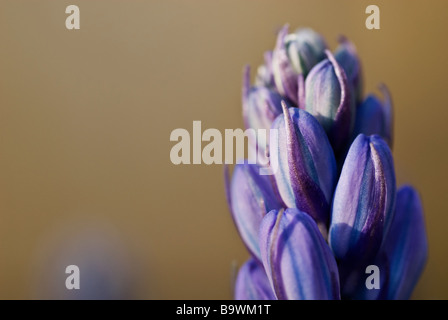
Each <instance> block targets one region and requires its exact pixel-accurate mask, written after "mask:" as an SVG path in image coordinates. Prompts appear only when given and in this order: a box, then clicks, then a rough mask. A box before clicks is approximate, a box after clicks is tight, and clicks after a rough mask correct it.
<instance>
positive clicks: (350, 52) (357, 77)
mask: <svg viewBox="0 0 448 320" xmlns="http://www.w3.org/2000/svg"><path fill="white" fill-rule="evenodd" d="M339 42H340V44H339V46H338V48H337V49H336V51H335V53H334V58H335V59H336V61H337V62H338V63H339V65H340V66H341V67H342V68H343V69H344V71H345V74H346V76H347V81H348V83H349V85H350V86H351V89H350V92H352V93H353V98H354V99H355V101H356V103H358V102H360V101H361V99H362V72H361V61H360V59H359V56H358V53H357V52H356V48H355V46H354V44H353V43H352V42H350V41H349V40H348V39H346V38H345V37H341V38H340V40H339Z"/></svg>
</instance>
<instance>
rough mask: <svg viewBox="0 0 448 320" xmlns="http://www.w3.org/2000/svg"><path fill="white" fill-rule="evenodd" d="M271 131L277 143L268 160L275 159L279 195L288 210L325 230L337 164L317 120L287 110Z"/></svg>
mask: <svg viewBox="0 0 448 320" xmlns="http://www.w3.org/2000/svg"><path fill="white" fill-rule="evenodd" d="M283 108H284V110H283V116H279V117H277V119H276V120H275V121H274V123H273V125H272V129H278V143H277V144H271V147H270V154H271V158H272V157H273V156H274V157H275V158H277V159H278V170H276V171H275V172H274V176H275V180H276V182H277V186H278V190H279V193H280V195H281V197H282V199H283V201H284V202H285V204H286V205H287V206H288V207H290V208H298V209H300V210H302V211H304V212H307V213H308V214H310V215H311V216H312V217H313V218H314V219H315V220H316V223H318V224H319V227H320V228H321V230H324V229H326V225H327V223H328V220H329V206H330V202H331V199H332V196H333V190H334V186H335V183H336V160H335V158H334V154H333V150H332V149H331V146H330V143H329V142H328V139H327V136H326V134H325V132H324V131H323V129H322V127H321V126H320V125H319V123H318V122H317V121H316V119H315V118H314V117H313V116H311V115H310V114H309V113H307V112H306V111H304V110H300V109H298V108H289V110H288V109H287V108H286V104H283Z"/></svg>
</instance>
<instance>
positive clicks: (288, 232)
mask: <svg viewBox="0 0 448 320" xmlns="http://www.w3.org/2000/svg"><path fill="white" fill-rule="evenodd" d="M260 250H261V256H262V260H263V265H264V267H265V270H266V271H267V274H268V278H269V281H270V283H271V287H272V288H273V290H274V292H275V295H276V297H277V299H282V300H284V299H294V300H297V299H298V300H322V299H325V300H326V299H331V300H334V299H339V298H340V293H339V292H340V290H339V276H338V268H337V265H336V260H335V259H334V256H333V254H332V252H331V250H330V248H329V247H328V245H327V243H326V242H325V239H324V238H323V237H322V235H321V233H320V231H319V229H318V228H317V224H316V223H315V222H314V220H313V219H312V218H311V217H310V216H309V215H308V214H306V213H304V212H302V211H300V210H297V209H286V210H285V211H283V210H280V211H277V210H273V211H271V212H269V213H268V214H267V215H266V217H265V218H264V219H263V222H262V224H261V227H260Z"/></svg>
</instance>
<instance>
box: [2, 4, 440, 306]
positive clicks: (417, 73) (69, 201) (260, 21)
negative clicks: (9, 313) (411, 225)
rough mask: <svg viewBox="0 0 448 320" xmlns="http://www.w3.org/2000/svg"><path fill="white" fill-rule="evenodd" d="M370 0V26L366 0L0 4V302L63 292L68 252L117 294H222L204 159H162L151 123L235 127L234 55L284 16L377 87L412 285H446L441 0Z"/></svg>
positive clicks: (166, 148)
mask: <svg viewBox="0 0 448 320" xmlns="http://www.w3.org/2000/svg"><path fill="white" fill-rule="evenodd" d="M375 3H376V4H377V5H379V7H380V9H381V30H379V31H369V30H367V29H366V28H365V27H364V21H365V17H366V14H365V13H364V11H365V8H366V6H367V5H368V4H371V1H331V0H329V1H316V0H311V1H205V0H204V1H39V2H37V1H3V0H2V1H1V2H0V155H1V156H0V298H3V299H5V298H14V299H15V298H20V299H28V298H36V297H37V298H41V297H64V293H60V292H62V291H64V290H65V289H62V291H61V288H64V279H65V274H64V269H63V267H62V266H64V263H65V261H71V262H70V263H73V264H76V263H80V264H82V263H81V262H79V261H78V262H77V260H76V259H77V258H76V257H77V255H78V256H80V255H81V256H82V257H84V258H85V257H87V258H85V259H89V257H91V259H93V260H95V259H96V260H95V261H96V262H95V263H96V264H95V265H97V266H98V268H97V269H98V270H104V273H105V274H108V275H106V276H104V277H106V280H107V279H112V280H111V281H115V280H113V279H118V278H120V279H126V277H127V276H129V277H131V278H132V277H133V280H132V281H134V282H132V283H133V284H134V285H132V286H131V289H130V290H131V291H133V294H132V295H129V296H132V297H138V298H159V299H165V298H169V299H227V298H230V297H231V294H230V283H231V280H230V279H231V269H232V268H231V265H232V261H236V263H237V264H238V265H239V264H241V263H242V262H243V261H244V260H245V259H246V257H247V253H246V251H245V249H244V247H243V245H242V244H241V242H240V239H239V237H238V235H237V233H236V231H235V229H234V227H233V224H232V221H231V219H230V216H229V213H228V210H227V207H226V203H225V198H224V188H223V180H222V167H221V166H218V165H212V166H206V165H195V166H194V165H190V166H174V165H173V164H171V162H170V159H169V152H170V149H171V146H172V145H173V144H174V143H172V142H170V141H169V135H170V132H171V131H172V130H173V129H175V128H186V129H188V130H189V131H190V132H191V130H192V121H193V120H202V127H203V129H204V128H218V129H220V130H224V128H238V127H241V126H242V119H241V111H240V90H241V89H240V87H241V70H242V66H243V65H244V64H245V63H250V64H251V65H252V66H253V67H255V66H257V65H258V64H260V63H261V62H262V54H263V52H264V51H265V50H267V49H270V48H272V47H273V45H274V40H275V37H274V32H275V30H276V28H277V27H279V26H281V25H282V24H283V23H285V22H289V23H290V25H291V26H292V27H293V28H296V27H299V26H311V27H314V28H315V29H316V30H318V31H320V32H321V33H322V34H323V35H324V36H325V37H326V38H327V39H328V42H329V44H330V45H331V46H332V48H334V47H335V45H336V41H335V39H336V37H337V36H338V34H340V33H341V34H345V35H346V36H348V37H349V38H350V39H351V40H353V41H354V42H355V44H356V45H357V47H358V50H359V53H360V55H361V57H362V62H363V67H364V76H365V77H364V79H365V83H366V88H367V90H368V91H372V90H376V89H375V88H376V85H377V84H378V83H379V82H381V81H383V82H385V83H386V84H387V85H388V86H389V88H390V90H391V91H392V94H393V99H394V102H395V115H396V121H395V148H394V156H395V164H396V168H397V176H398V181H399V182H400V184H401V183H403V182H410V183H412V184H414V185H415V186H417V188H418V189H419V190H420V192H421V194H422V197H423V201H424V207H425V211H426V212H425V213H426V221H427V226H428V232H429V242H430V259H429V264H428V265H427V268H426V270H425V273H424V276H423V277H422V279H421V282H420V283H419V285H418V289H417V291H416V293H415V295H414V297H415V298H425V299H428V298H436V299H441V298H443V299H447V298H448V275H447V270H448V268H447V267H448V257H447V249H448V239H447V232H446V230H447V226H448V215H447V213H448V210H447V209H448V202H447V201H448V197H447V196H446V184H447V181H448V177H447V171H448V170H447V162H448V161H447V159H448V148H447V138H448V125H447V124H446V119H447V117H448V110H447V100H448V90H447V85H448V80H447V79H448V76H447V74H448V65H447V64H448V62H447V61H448V60H447V58H446V55H447V49H448V47H447V45H446V32H447V27H448V14H447V12H448V2H446V1H404V0H403V1H375ZM69 4H77V5H79V7H80V9H81V30H79V31H68V30H66V29H65V18H66V16H67V15H66V14H65V7H66V6H67V5H69ZM98 239H100V240H98ZM108 239H111V240H110V241H109V240H108ZM116 243H119V244H116ZM89 248H99V249H98V250H96V251H95V250H93V249H92V252H90V253H86V252H87V251H89ZM104 248H106V249H104ZM64 254H65V255H66V256H64ZM64 259H65V260H64ZM67 264H68V263H67ZM122 264H125V265H126V266H122ZM115 271H116V272H115ZM82 272H83V271H82V270H81V281H83V280H82V279H83V278H82V274H83V273H82ZM114 272H115V273H114ZM100 273H101V272H100ZM108 277H109V278H108ZM123 281H124V282H126V280H123ZM86 286H88V284H87V285H86ZM117 286H118V289H117V290H118V291H120V290H121V288H122V287H120V285H119V284H117ZM123 286H126V285H123ZM58 292H59V293H58ZM65 294H67V293H66V292H65Z"/></svg>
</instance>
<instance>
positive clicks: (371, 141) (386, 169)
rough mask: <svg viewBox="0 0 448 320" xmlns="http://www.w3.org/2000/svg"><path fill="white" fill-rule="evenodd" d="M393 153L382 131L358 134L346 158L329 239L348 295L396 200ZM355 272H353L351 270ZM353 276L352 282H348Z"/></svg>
mask: <svg viewBox="0 0 448 320" xmlns="http://www.w3.org/2000/svg"><path fill="white" fill-rule="evenodd" d="M395 193H396V187H395V173H394V166H393V159H392V154H391V152H390V149H389V147H388V146H387V144H386V142H384V140H383V139H381V138H380V137H379V136H376V135H374V136H370V137H367V136H365V135H363V134H360V135H359V136H358V137H357V138H356V139H355V141H354V142H353V144H352V146H351V147H350V150H349V152H348V155H347V157H346V159H345V162H344V166H343V168H342V172H341V176H340V178H339V181H338V184H337V186H336V190H335V193H334V199H333V208H332V215H331V224H330V233H329V243H330V247H331V248H332V250H333V252H334V254H335V257H336V259H338V261H339V262H340V264H339V266H340V271H341V274H340V276H341V283H342V284H343V288H344V294H345V293H350V292H351V290H353V287H354V286H355V285H356V282H358V279H357V277H356V276H355V275H356V274H357V275H358V276H359V275H360V274H361V273H363V272H364V270H365V269H363V268H365V265H366V264H369V262H372V260H373V258H374V257H375V256H376V254H377V253H378V249H379V247H380V245H381V242H382V240H383V235H384V234H386V233H387V231H388V229H389V227H390V223H391V219H392V217H393V210H394V204H395ZM352 270H354V271H355V275H354V274H349V273H350V272H349V271H352ZM349 279H351V280H350V281H351V283H350V284H348V283H347V281H349Z"/></svg>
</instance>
